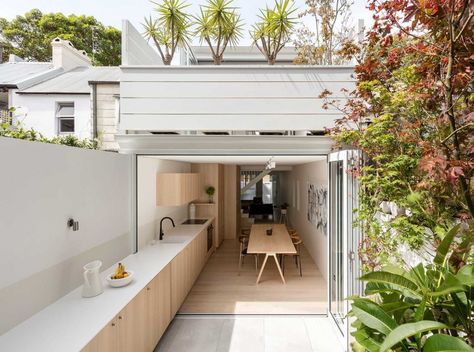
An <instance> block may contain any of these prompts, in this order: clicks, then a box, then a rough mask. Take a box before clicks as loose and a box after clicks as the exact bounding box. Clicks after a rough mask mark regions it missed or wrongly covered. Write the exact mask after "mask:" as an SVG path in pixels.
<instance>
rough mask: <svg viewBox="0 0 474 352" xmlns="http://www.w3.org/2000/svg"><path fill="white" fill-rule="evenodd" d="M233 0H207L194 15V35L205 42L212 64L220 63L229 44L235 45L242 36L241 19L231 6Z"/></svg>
mask: <svg viewBox="0 0 474 352" xmlns="http://www.w3.org/2000/svg"><path fill="white" fill-rule="evenodd" d="M232 2H233V0H207V4H206V5H204V6H201V8H200V13H199V15H198V16H196V17H195V19H196V20H195V25H196V35H197V36H199V38H200V40H201V43H203V42H206V43H207V45H208V46H209V49H210V50H211V53H212V58H213V60H214V64H216V65H220V64H221V62H222V59H223V56H224V51H225V49H226V48H227V47H228V46H229V45H237V43H238V41H239V39H240V38H241V37H242V24H243V23H242V21H241V19H240V16H239V15H238V14H237V12H236V8H235V7H233V6H232Z"/></svg>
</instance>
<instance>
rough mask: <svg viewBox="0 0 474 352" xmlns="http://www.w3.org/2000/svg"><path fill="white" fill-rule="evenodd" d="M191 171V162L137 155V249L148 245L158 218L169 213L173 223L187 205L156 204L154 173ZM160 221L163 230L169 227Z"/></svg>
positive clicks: (168, 224) (182, 218)
mask: <svg viewBox="0 0 474 352" xmlns="http://www.w3.org/2000/svg"><path fill="white" fill-rule="evenodd" d="M174 172H176V173H182V172H191V164H190V163H186V162H181V161H170V160H161V159H158V158H155V157H145V156H141V157H139V158H138V248H139V249H141V248H143V247H145V246H146V245H148V244H149V243H150V242H151V241H152V240H153V239H154V236H155V234H157V233H158V232H159V229H160V220H161V218H163V217H164V216H170V217H171V218H172V219H173V220H174V222H175V224H176V225H178V224H179V223H180V222H181V221H182V220H185V219H186V218H187V217H188V206H187V205H182V206H159V207H157V206H156V174H157V173H174ZM171 226H172V225H171V222H170V221H168V220H166V221H165V222H163V229H164V231H165V233H166V230H167V229H169V228H170V227H171Z"/></svg>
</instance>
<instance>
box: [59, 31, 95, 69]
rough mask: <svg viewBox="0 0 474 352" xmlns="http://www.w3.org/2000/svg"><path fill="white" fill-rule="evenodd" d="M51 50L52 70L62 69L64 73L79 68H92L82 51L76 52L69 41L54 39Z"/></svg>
mask: <svg viewBox="0 0 474 352" xmlns="http://www.w3.org/2000/svg"><path fill="white" fill-rule="evenodd" d="M51 46H52V48H53V66H54V68H63V69H64V70H66V71H69V70H72V69H73V68H76V67H80V66H92V62H91V60H90V59H89V57H88V56H87V53H86V52H85V51H84V50H77V49H76V48H75V47H74V45H72V43H71V42H70V41H69V40H63V39H61V38H54V39H53V41H52V42H51Z"/></svg>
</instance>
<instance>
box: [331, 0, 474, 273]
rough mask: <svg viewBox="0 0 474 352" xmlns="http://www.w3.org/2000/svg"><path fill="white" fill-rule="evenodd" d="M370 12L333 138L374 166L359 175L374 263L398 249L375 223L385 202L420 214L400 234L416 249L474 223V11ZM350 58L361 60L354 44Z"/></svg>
mask: <svg viewBox="0 0 474 352" xmlns="http://www.w3.org/2000/svg"><path fill="white" fill-rule="evenodd" d="M369 9H370V10H371V11H372V12H373V18H374V25H373V27H372V29H371V30H370V31H369V32H368V33H367V35H366V40H365V43H364V44H363V46H362V48H360V49H359V51H358V52H357V53H356V56H357V60H358V64H357V65H356V68H355V71H356V78H357V89H356V91H355V92H353V94H352V96H351V97H350V99H349V102H348V103H347V105H346V106H344V108H343V111H344V117H343V118H342V119H340V120H338V121H337V123H336V127H335V128H333V129H331V130H330V131H329V132H330V134H331V135H332V136H333V138H334V139H336V140H337V141H338V142H339V144H340V145H349V146H351V147H356V148H359V149H361V150H363V151H364V152H365V153H366V155H367V156H368V159H369V160H370V162H369V164H367V165H365V167H364V168H363V169H362V170H359V171H360V175H359V176H360V177H361V184H362V188H363V189H362V191H363V192H362V197H361V199H362V202H364V201H365V207H366V208H365V209H364V208H363V207H362V208H361V209H359V212H360V215H361V220H362V222H363V223H364V224H365V226H366V229H365V230H366V232H368V233H369V236H368V241H369V242H370V243H365V244H364V246H365V254H366V259H367V260H368V261H370V260H369V259H368V258H370V257H371V255H370V252H371V251H372V254H373V256H372V259H374V258H375V257H377V256H379V253H380V251H381V250H382V247H384V246H385V249H386V250H387V251H388V249H389V248H393V246H394V245H395V244H394V243H389V241H390V240H389V239H387V241H386V243H382V242H383V240H381V239H379V238H378V237H377V236H378V235H379V234H380V233H381V229H380V228H377V225H374V222H371V221H370V220H371V218H370V217H369V216H367V214H368V213H370V212H372V213H373V212H374V210H375V209H376V208H377V207H378V206H379V204H380V202H381V201H384V200H386V201H395V202H397V203H398V204H399V205H400V204H401V205H402V206H405V207H407V208H410V209H411V210H413V211H414V214H409V215H407V216H405V217H401V218H400V219H397V221H395V222H394V227H396V226H398V229H402V230H405V233H411V234H412V236H411V237H410V236H407V237H406V241H407V242H410V241H412V244H413V245H414V246H415V247H416V244H418V245H419V244H420V242H418V243H417V241H416V239H415V238H416V237H417V235H419V234H421V233H425V232H426V228H428V229H430V230H433V231H434V232H436V231H437V227H438V226H441V227H442V228H444V229H446V228H448V227H449V225H450V224H452V222H453V221H458V220H459V219H460V220H463V221H467V220H469V219H473V218H474V199H473V194H474V185H473V176H474V171H473V170H474V2H473V1H472V0H371V1H370V2H369ZM345 50H346V51H347V52H348V53H349V54H354V46H353V45H351V44H349V43H348V44H347V46H346V48H345ZM323 95H324V96H325V97H326V98H328V99H330V98H329V97H330V93H329V92H326V93H325V94H323ZM327 101H328V104H331V103H334V102H333V101H331V100H327ZM369 208H370V209H369ZM364 212H365V215H364ZM371 232H372V235H373V236H372V238H371V236H370V233H371ZM400 233H403V231H400ZM377 240H378V241H379V242H380V243H374V241H375V242H377ZM391 246H392V247H391ZM362 252H363V253H364V250H363V251H362ZM382 252H383V251H382ZM378 264H379V263H378V262H377V261H375V262H372V263H371V264H370V265H369V266H370V267H372V268H375V267H377V265H378Z"/></svg>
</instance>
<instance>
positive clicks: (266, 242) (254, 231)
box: [247, 224, 296, 284]
mask: <svg viewBox="0 0 474 352" xmlns="http://www.w3.org/2000/svg"><path fill="white" fill-rule="evenodd" d="M268 229H272V235H271V236H269V235H267V230H268ZM247 254H257V255H258V254H265V259H264V260H263V263H262V267H261V268H260V272H259V273H258V277H257V284H258V283H259V282H260V278H261V276H262V273H263V269H264V268H265V265H266V264H267V260H268V257H273V258H274V259H275V264H276V266H277V269H278V272H279V273H280V277H281V280H282V281H283V283H284V284H286V281H285V277H284V276H283V272H282V270H281V267H280V263H279V262H278V257H277V256H278V255H279V254H296V248H295V246H294V245H293V242H292V241H291V237H290V234H289V233H288V230H287V229H286V225H284V224H253V225H252V228H251V230H250V238H249V244H248V247H247Z"/></svg>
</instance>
